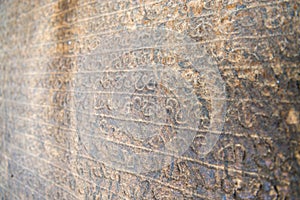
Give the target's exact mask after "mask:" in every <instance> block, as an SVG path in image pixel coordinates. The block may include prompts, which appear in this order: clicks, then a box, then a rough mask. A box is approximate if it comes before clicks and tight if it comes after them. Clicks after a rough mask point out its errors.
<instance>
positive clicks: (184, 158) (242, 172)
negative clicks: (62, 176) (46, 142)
mask: <svg viewBox="0 0 300 200" xmlns="http://www.w3.org/2000/svg"><path fill="white" fill-rule="evenodd" d="M16 117H17V118H18V119H22V120H26V121H30V122H32V123H36V124H38V123H41V124H45V125H49V126H53V127H56V128H59V129H61V130H66V131H71V132H75V133H77V130H75V129H73V128H63V127H60V126H57V125H55V124H51V123H47V122H41V121H38V120H36V119H28V118H23V117H19V116H16ZM82 135H87V134H82ZM123 145H125V143H124V144H123ZM61 148H63V147H61ZM149 151H151V149H149ZM162 153H163V152H162ZM167 155H168V154H167ZM172 156H174V157H175V158H176V159H180V160H186V161H190V162H194V163H197V164H200V165H202V166H204V167H207V168H213V169H220V170H228V171H232V172H236V173H240V174H247V175H250V176H254V177H264V176H263V175H261V174H258V173H256V172H249V171H244V170H238V169H234V168H230V169H225V166H219V165H215V164H210V163H207V162H204V161H201V160H196V159H193V158H189V157H185V156H176V155H172ZM85 157H87V156H85ZM87 158H89V159H93V158H91V157H87ZM93 160H94V159H93ZM95 161H97V160H95ZM97 162H99V161H97ZM103 164H105V163H103Z"/></svg>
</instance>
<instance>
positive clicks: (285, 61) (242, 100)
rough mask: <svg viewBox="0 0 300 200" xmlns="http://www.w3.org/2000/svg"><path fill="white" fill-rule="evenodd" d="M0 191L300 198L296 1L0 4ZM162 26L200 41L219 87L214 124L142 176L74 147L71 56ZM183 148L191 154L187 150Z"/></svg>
mask: <svg viewBox="0 0 300 200" xmlns="http://www.w3.org/2000/svg"><path fill="white" fill-rule="evenodd" d="M0 2H1V3H0V20H1V24H0V52H1V53H0V57H1V59H0V61H1V62H0V125H1V129H0V150H1V154H0V197H1V199H298V198H299V197H300V192H299V178H300V177H299V176H300V174H299V172H300V148H299V142H300V135H299V133H300V125H299V108H300V104H299V101H300V100H299V97H300V94H299V93H300V88H299V87H300V86H299V84H300V67H299V64H300V63H299V61H300V57H299V56H300V52H299V49H300V48H299V47H300V45H299V44H300V43H299V33H300V29H299V27H300V19H299V10H300V9H299V6H300V4H299V2H298V1H296V0H279V1H275V0H274V1H270V0H194V1H188V0H186V1H184V0H182V1H175V0H174V1H172V0H159V1H154V0H151V1H147V0H144V1H143V0H140V1H138V0H113V1H91V0H90V1H81V0H77V1H73V0H65V1H51V0H43V1H36V0H30V1H18V0H13V1H5V0H2V1H0ZM136 27H153V28H156V27H164V28H168V29H171V30H174V31H177V32H178V33H181V34H183V35H187V36H189V37H191V38H192V39H193V41H194V42H195V43H197V44H203V45H204V46H205V47H206V49H207V53H208V54H209V55H210V56H212V57H213V58H214V59H215V61H216V62H217V66H218V69H219V71H220V74H221V76H222V78H223V80H224V81H225V83H226V92H227V110H226V117H225V125H224V130H223V131H222V134H221V136H220V139H219V141H218V142H217V144H216V146H215V147H214V148H213V150H212V151H211V152H210V153H209V154H208V155H207V156H206V157H205V158H200V157H197V151H196V149H197V145H199V144H198V142H199V141H197V140H196V139H195V141H194V142H193V144H192V145H191V148H189V149H188V151H187V152H186V153H185V154H183V155H182V156H181V157H179V158H177V159H175V160H174V162H173V163H171V164H170V165H168V166H167V167H165V168H163V169H161V170H158V171H154V172H149V173H145V174H135V173H130V172H127V171H120V170H115V169H113V168H110V167H108V166H106V165H105V163H101V162H99V161H98V160H97V159H94V158H92V157H90V156H89V155H88V154H87V153H85V151H84V149H82V147H80V137H78V133H77V130H76V120H75V118H76V116H75V114H74V112H72V111H71V110H72V109H71V108H74V104H73V102H72V95H71V94H70V93H69V90H70V89H72V88H73V87H74V73H76V72H77V69H78V65H79V63H81V62H80V59H81V57H80V55H82V54H86V53H89V52H92V51H93V49H95V48H101V44H99V43H98V42H97V41H98V38H101V37H102V35H103V34H109V33H110V32H116V31H118V30H122V29H128V30H132V29H135V28H136ZM189 155H193V156H189Z"/></svg>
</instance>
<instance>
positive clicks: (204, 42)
mask: <svg viewBox="0 0 300 200" xmlns="http://www.w3.org/2000/svg"><path fill="white" fill-rule="evenodd" d="M288 35H295V33H294V32H292V33H284V34H270V35H261V36H259V37H257V36H240V37H235V38H224V37H220V38H219V39H213V40H205V41H199V42H194V43H182V44H178V45H172V46H169V47H176V46H177V47H181V46H182V45H186V46H193V45H199V44H211V43H216V42H221V41H235V40H242V39H248V40H260V39H265V38H271V37H280V36H288ZM158 47H162V48H163V47H166V46H149V47H147V48H146V47H140V48H135V49H133V48H132V49H123V51H124V50H127V51H133V50H142V49H153V48H158ZM22 51H25V50H22ZM22 51H20V52H22ZM26 51H27V52H28V49H27V50H26ZM2 52H5V53H7V51H5V50H4V51H2ZM12 52H13V51H12ZM115 52H122V51H107V52H99V53H84V54H79V53H75V54H60V55H59V56H56V55H55V54H53V55H50V56H51V57H50V58H51V59H55V58H76V57H84V56H87V55H104V54H109V53H115ZM0 53H1V51H0ZM179 55H180V54H179ZM41 58H43V56H42V55H38V56H35V57H31V58H26V59H22V61H24V60H25V61H26V60H34V59H38V60H40V59H41ZM44 58H47V59H49V55H48V56H47V57H44Z"/></svg>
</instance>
